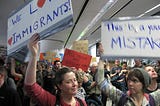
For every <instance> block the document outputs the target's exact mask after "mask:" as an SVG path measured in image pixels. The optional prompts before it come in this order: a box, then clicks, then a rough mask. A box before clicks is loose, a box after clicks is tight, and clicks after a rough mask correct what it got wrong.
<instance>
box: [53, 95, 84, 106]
mask: <svg viewBox="0 0 160 106" xmlns="http://www.w3.org/2000/svg"><path fill="white" fill-rule="evenodd" d="M75 98H76V100H77V101H78V102H79V104H80V106H84V104H83V102H82V100H81V99H80V98H77V97H75ZM55 106H61V105H60V96H59V95H56V103H55Z"/></svg>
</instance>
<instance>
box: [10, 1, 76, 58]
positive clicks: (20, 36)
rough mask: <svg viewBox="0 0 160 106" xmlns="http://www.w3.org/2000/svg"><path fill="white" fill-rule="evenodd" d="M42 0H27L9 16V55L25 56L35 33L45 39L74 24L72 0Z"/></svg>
mask: <svg viewBox="0 0 160 106" xmlns="http://www.w3.org/2000/svg"><path fill="white" fill-rule="evenodd" d="M40 1H43V0H31V1H29V2H27V3H26V4H25V5H24V6H22V7H21V8H18V9H17V10H16V11H14V12H13V13H12V14H11V15H10V17H9V18H8V34H7V35H8V36H7V55H14V57H21V56H23V57H21V58H24V57H26V52H27V51H26V45H27V41H28V39H29V38H30V37H31V36H32V35H33V34H34V33H39V35H40V39H44V38H46V37H48V36H51V35H53V34H55V33H57V32H59V31H61V30H64V29H65V28H68V27H70V26H72V25H73V11H72V5H71V0H44V1H43V2H40ZM23 53H24V54H23Z"/></svg>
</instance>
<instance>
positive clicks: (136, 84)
mask: <svg viewBox="0 0 160 106" xmlns="http://www.w3.org/2000/svg"><path fill="white" fill-rule="evenodd" d="M127 85H128V90H129V91H130V93H131V94H137V93H140V92H142V90H143V84H142V83H141V82H140V81H139V79H138V78H136V77H133V78H132V79H131V80H127Z"/></svg>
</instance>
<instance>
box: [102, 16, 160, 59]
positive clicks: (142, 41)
mask: <svg viewBox="0 0 160 106" xmlns="http://www.w3.org/2000/svg"><path fill="white" fill-rule="evenodd" d="M101 30H102V38H101V39H102V45H103V48H104V56H106V57H107V58H114V57H116V58H119V57H124V58H128V57H134V58H135V57H138V58H139V57H140V58H159V57H160V55H159V54H158V53H159V52H160V36H159V33H160V17H145V18H130V19H128V18H126V19H125V18H123V19H119V20H109V21H104V22H102V29H101Z"/></svg>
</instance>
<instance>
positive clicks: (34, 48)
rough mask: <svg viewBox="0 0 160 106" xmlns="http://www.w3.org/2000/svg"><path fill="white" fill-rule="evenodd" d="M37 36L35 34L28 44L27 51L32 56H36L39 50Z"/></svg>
mask: <svg viewBox="0 0 160 106" xmlns="http://www.w3.org/2000/svg"><path fill="white" fill-rule="evenodd" d="M39 38H40V37H39V35H38V33H35V34H34V35H33V36H32V37H31V38H30V40H29V43H28V45H27V46H28V49H29V51H30V52H31V55H32V56H37V54H38V50H39V45H38V41H39Z"/></svg>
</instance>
